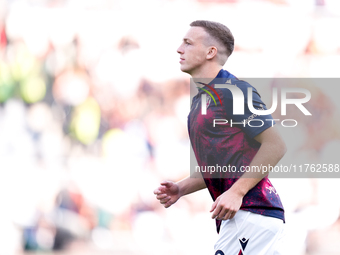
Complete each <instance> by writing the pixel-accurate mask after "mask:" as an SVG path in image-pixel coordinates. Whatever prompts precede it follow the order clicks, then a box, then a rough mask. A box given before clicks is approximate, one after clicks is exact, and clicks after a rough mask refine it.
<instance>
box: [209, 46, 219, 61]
mask: <svg viewBox="0 0 340 255" xmlns="http://www.w3.org/2000/svg"><path fill="white" fill-rule="evenodd" d="M216 54H217V48H216V47H215V46H211V47H209V48H208V53H207V59H213V58H214V57H215V56H216Z"/></svg>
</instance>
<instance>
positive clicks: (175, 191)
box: [154, 173, 206, 208]
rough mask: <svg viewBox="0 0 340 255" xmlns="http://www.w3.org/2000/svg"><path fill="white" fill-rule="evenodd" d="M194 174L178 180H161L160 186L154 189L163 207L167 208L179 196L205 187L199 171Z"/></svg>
mask: <svg viewBox="0 0 340 255" xmlns="http://www.w3.org/2000/svg"><path fill="white" fill-rule="evenodd" d="M195 174H196V176H188V177H187V178H185V179H183V180H181V181H179V182H171V181H164V182H161V186H159V187H158V188H157V189H155V191H154V194H155V195H156V198H157V199H158V200H159V202H160V203H161V204H163V206H164V207H165V208H168V207H170V206H171V205H173V204H174V203H176V202H177V200H178V199H179V198H180V197H182V196H185V195H188V194H190V193H193V192H196V191H198V190H201V189H204V188H206V185H205V182H204V179H203V178H202V175H201V173H194V175H195Z"/></svg>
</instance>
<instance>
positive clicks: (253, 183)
mask: <svg viewBox="0 0 340 255" xmlns="http://www.w3.org/2000/svg"><path fill="white" fill-rule="evenodd" d="M190 26H191V27H190V29H189V31H188V32H187V34H186V35H185V37H184V38H183V42H182V44H181V45H180V47H179V48H178V50H177V52H178V53H179V54H180V65H181V71H183V72H186V73H188V74H190V75H191V76H192V78H193V80H194V81H195V82H196V81H198V80H200V79H202V78H209V81H210V82H209V83H207V82H206V83H202V82H196V84H197V86H198V87H200V89H199V90H198V94H197V95H196V96H195V97H194V98H193V100H192V105H191V110H190V113H189V116H188V131H189V136H190V140H191V145H192V148H193V151H194V154H195V157H196V159H197V163H198V165H199V166H200V168H204V167H206V168H207V167H208V168H209V166H216V167H217V166H221V167H222V166H229V168H230V166H231V167H232V168H233V169H235V168H236V169H237V171H236V173H235V172H233V173H225V172H223V171H220V172H218V171H215V172H214V173H213V174H212V173H211V172H209V171H201V172H200V171H197V172H194V173H193V174H192V176H189V177H187V178H185V179H183V180H181V181H179V182H177V183H174V182H171V181H164V182H162V183H161V185H160V187H158V188H157V189H156V190H155V191H154V194H155V195H156V198H157V199H158V200H159V201H160V203H161V204H163V205H164V207H165V208H168V207H169V206H171V205H172V204H174V203H175V202H176V201H177V200H178V199H179V198H180V197H182V196H184V195H187V194H190V193H192V192H195V191H198V190H201V189H204V188H208V190H209V192H210V194H211V196H212V198H213V200H214V202H213V204H212V207H211V211H210V212H212V218H213V219H216V224H217V232H218V233H219V238H218V241H217V243H216V244H215V247H214V248H215V255H233V254H235V255H236V254H238V255H241V254H244V255H251V254H254V255H260V254H280V253H279V249H278V244H279V243H280V239H281V238H282V235H283V225H284V209H283V206H282V203H281V201H280V198H279V195H278V194H277V192H276V190H275V188H274V187H273V186H272V184H271V182H270V181H269V179H268V172H269V171H254V172H251V171H245V169H261V170H263V169H265V168H264V166H267V169H269V166H272V167H273V166H275V165H276V164H277V163H278V162H279V161H280V159H281V158H282V157H283V155H284V154H285V152H286V146H285V143H284V142H283V140H282V138H281V136H280V135H279V133H278V132H277V131H276V128H275V126H274V125H273V124H274V123H275V122H274V120H273V119H272V117H271V115H254V114H253V113H252V112H251V111H250V110H249V108H248V105H247V101H248V97H249V95H248V92H247V91H248V88H251V91H252V95H251V96H252V102H253V106H254V108H256V109H262V110H266V109H267V108H266V106H265V104H264V103H263V102H262V100H261V98H260V96H259V94H258V92H257V91H256V89H255V88H254V87H252V86H251V85H250V84H248V83H247V82H245V81H242V80H239V79H237V78H236V77H235V76H234V75H232V74H231V73H229V72H228V71H226V70H223V65H224V64H225V62H226V61H227V59H228V57H229V56H230V54H231V53H232V52H233V49H234V37H233V35H232V34H231V32H230V30H229V29H228V28H227V27H226V26H224V25H223V24H220V23H217V22H211V21H204V20H197V21H194V22H192V23H191V24H190ZM215 84H231V85H235V86H237V88H238V89H240V90H241V91H242V92H243V94H244V102H245V104H244V114H243V115H234V114H233V106H234V105H233V100H235V98H233V94H232V92H231V90H230V89H227V88H218V86H215ZM208 92H209V93H208ZM203 94H205V101H203V102H204V103H205V104H206V113H205V114H203V113H202V112H201V109H202V107H201V103H202V95H203ZM214 95H215V97H216V100H215V99H214V102H212V100H211V96H214ZM214 119H224V120H229V122H228V123H227V122H226V121H224V122H223V125H220V124H219V125H213V122H214ZM253 119H257V123H256V124H255V122H253V124H252V125H250V124H251V121H252V120H253ZM268 120H269V121H268ZM261 123H262V125H260V124H261ZM247 167H248V168H247ZM240 176H241V177H240Z"/></svg>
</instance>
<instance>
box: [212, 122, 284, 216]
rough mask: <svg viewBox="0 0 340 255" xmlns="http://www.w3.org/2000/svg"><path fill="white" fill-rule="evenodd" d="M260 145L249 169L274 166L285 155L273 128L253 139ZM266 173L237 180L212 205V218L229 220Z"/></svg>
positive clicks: (282, 145)
mask: <svg viewBox="0 0 340 255" xmlns="http://www.w3.org/2000/svg"><path fill="white" fill-rule="evenodd" d="M254 139H255V140H256V141H258V142H259V143H261V146H260V148H259V150H258V151H257V153H256V155H255V156H254V158H253V160H252V161H251V163H250V165H249V166H250V167H254V166H257V167H260V166H261V165H262V166H267V169H268V168H269V167H268V166H269V165H270V166H272V167H273V166H275V165H276V164H277V163H278V162H279V161H280V159H281V158H282V157H283V156H284V154H285V153H286V150H287V149H286V145H285V143H284V141H283V139H282V137H281V135H280V134H279V133H278V131H277V130H276V128H275V127H270V128H268V129H266V130H264V131H263V132H262V133H260V134H258V135H257V136H255V138H254ZM266 175H268V172H262V169H261V171H260V172H254V173H252V172H248V173H244V175H243V176H242V177H241V178H240V179H238V180H237V181H236V182H235V183H234V184H233V185H232V186H231V188H230V189H229V190H227V191H225V192H224V193H223V194H221V195H220V196H219V197H218V198H217V199H216V200H215V202H214V203H213V205H212V208H211V210H210V212H213V214H212V218H213V219H214V218H217V219H219V220H227V219H231V218H233V217H234V216H235V214H236V212H237V211H238V210H239V209H240V207H241V205H242V200H243V197H244V196H245V195H246V194H247V192H248V191H249V190H251V189H252V188H253V187H255V186H256V184H257V183H258V182H259V181H261V180H262V179H263V178H264V177H265V176H266Z"/></svg>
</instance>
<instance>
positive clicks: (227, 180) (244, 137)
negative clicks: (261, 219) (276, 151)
mask: <svg viewBox="0 0 340 255" xmlns="http://www.w3.org/2000/svg"><path fill="white" fill-rule="evenodd" d="M217 80H218V84H221V83H222V82H223V83H230V84H232V85H235V86H237V87H238V88H239V89H241V90H242V92H243V94H244V114H242V115H234V114H233V95H232V93H231V91H230V90H229V89H226V88H215V84H214V82H216V81H217ZM209 84H210V85H209ZM209 84H208V85H205V86H204V87H203V88H202V89H199V92H198V94H197V95H196V96H195V97H194V98H193V100H192V105H191V110H190V113H189V116H188V131H189V135H190V140H191V144H192V147H193V151H194V153H195V156H196V159H197V162H198V165H199V167H200V168H201V169H202V171H201V173H202V175H203V178H204V181H205V183H206V186H207V188H208V190H209V192H210V195H211V196H212V198H213V200H214V201H215V200H216V198H217V197H218V196H220V195H221V194H222V193H223V192H225V191H226V190H228V189H229V188H230V187H231V186H232V185H233V184H234V183H235V182H236V181H237V179H238V178H239V176H240V175H241V174H242V173H243V172H244V171H245V167H246V166H249V164H250V162H251V161H252V159H253V157H254V156H255V154H256V153H257V151H258V149H259V147H260V145H261V144H260V143H258V142H257V141H256V140H255V139H254V137H255V136H257V135H258V134H260V133H261V132H263V131H264V130H266V129H267V128H269V127H271V126H272V125H274V123H275V122H274V120H273V118H272V116H271V115H256V114H253V113H252V112H251V111H250V110H249V108H248V104H247V102H248V95H247V93H248V92H247V91H248V88H251V89H252V101H253V106H254V108H255V109H258V110H260V109H262V110H266V109H267V108H266V106H265V104H264V103H263V102H262V100H261V97H260V95H259V94H258V92H257V90H256V89H255V88H254V87H252V86H251V85H250V84H248V83H247V82H245V81H242V80H239V79H237V78H236V77H235V76H234V75H232V74H230V73H229V72H228V71H226V70H223V69H222V70H221V71H220V72H219V73H218V75H217V77H216V78H215V79H214V80H213V81H212V82H210V83H209ZM207 92H210V93H207ZM204 93H205V94H206V98H207V99H206V114H205V115H203V114H202V113H201V103H202V99H201V95H202V94H204ZM216 93H217V94H216ZM211 95H212V96H213V97H214V99H211ZM217 119H218V120H220V121H219V123H223V124H217V125H215V126H214V120H217ZM255 119H256V121H255ZM222 120H223V121H222ZM227 121H228V122H227ZM226 122H227V123H226ZM251 122H253V124H251V125H248V123H249V124H250V123H251ZM241 123H244V124H241ZM209 166H214V167H216V168H215V169H217V168H218V167H217V166H220V167H223V166H227V167H228V166H229V170H230V169H231V168H230V167H232V169H234V170H235V169H237V170H236V173H233V172H231V171H227V173H226V172H223V171H215V172H214V173H213V174H212V173H211V172H209V171H204V170H203V169H204V167H205V170H206V168H207V167H209ZM242 167H243V169H242ZM241 170H243V172H242V171H241ZM240 209H241V210H245V211H250V212H253V213H257V214H262V215H265V216H271V217H275V218H279V219H282V220H283V221H284V209H283V206H282V203H281V200H280V197H279V195H278V194H277V192H276V190H275V188H274V187H273V185H272V184H271V182H270V180H269V179H268V177H265V178H263V179H262V180H261V181H260V182H259V183H258V184H257V185H256V186H255V187H254V188H253V189H251V190H249V192H248V193H247V194H246V195H245V196H244V198H243V203H242V205H241V208H240ZM216 224H217V232H219V228H220V224H221V221H218V220H217V221H216Z"/></svg>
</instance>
